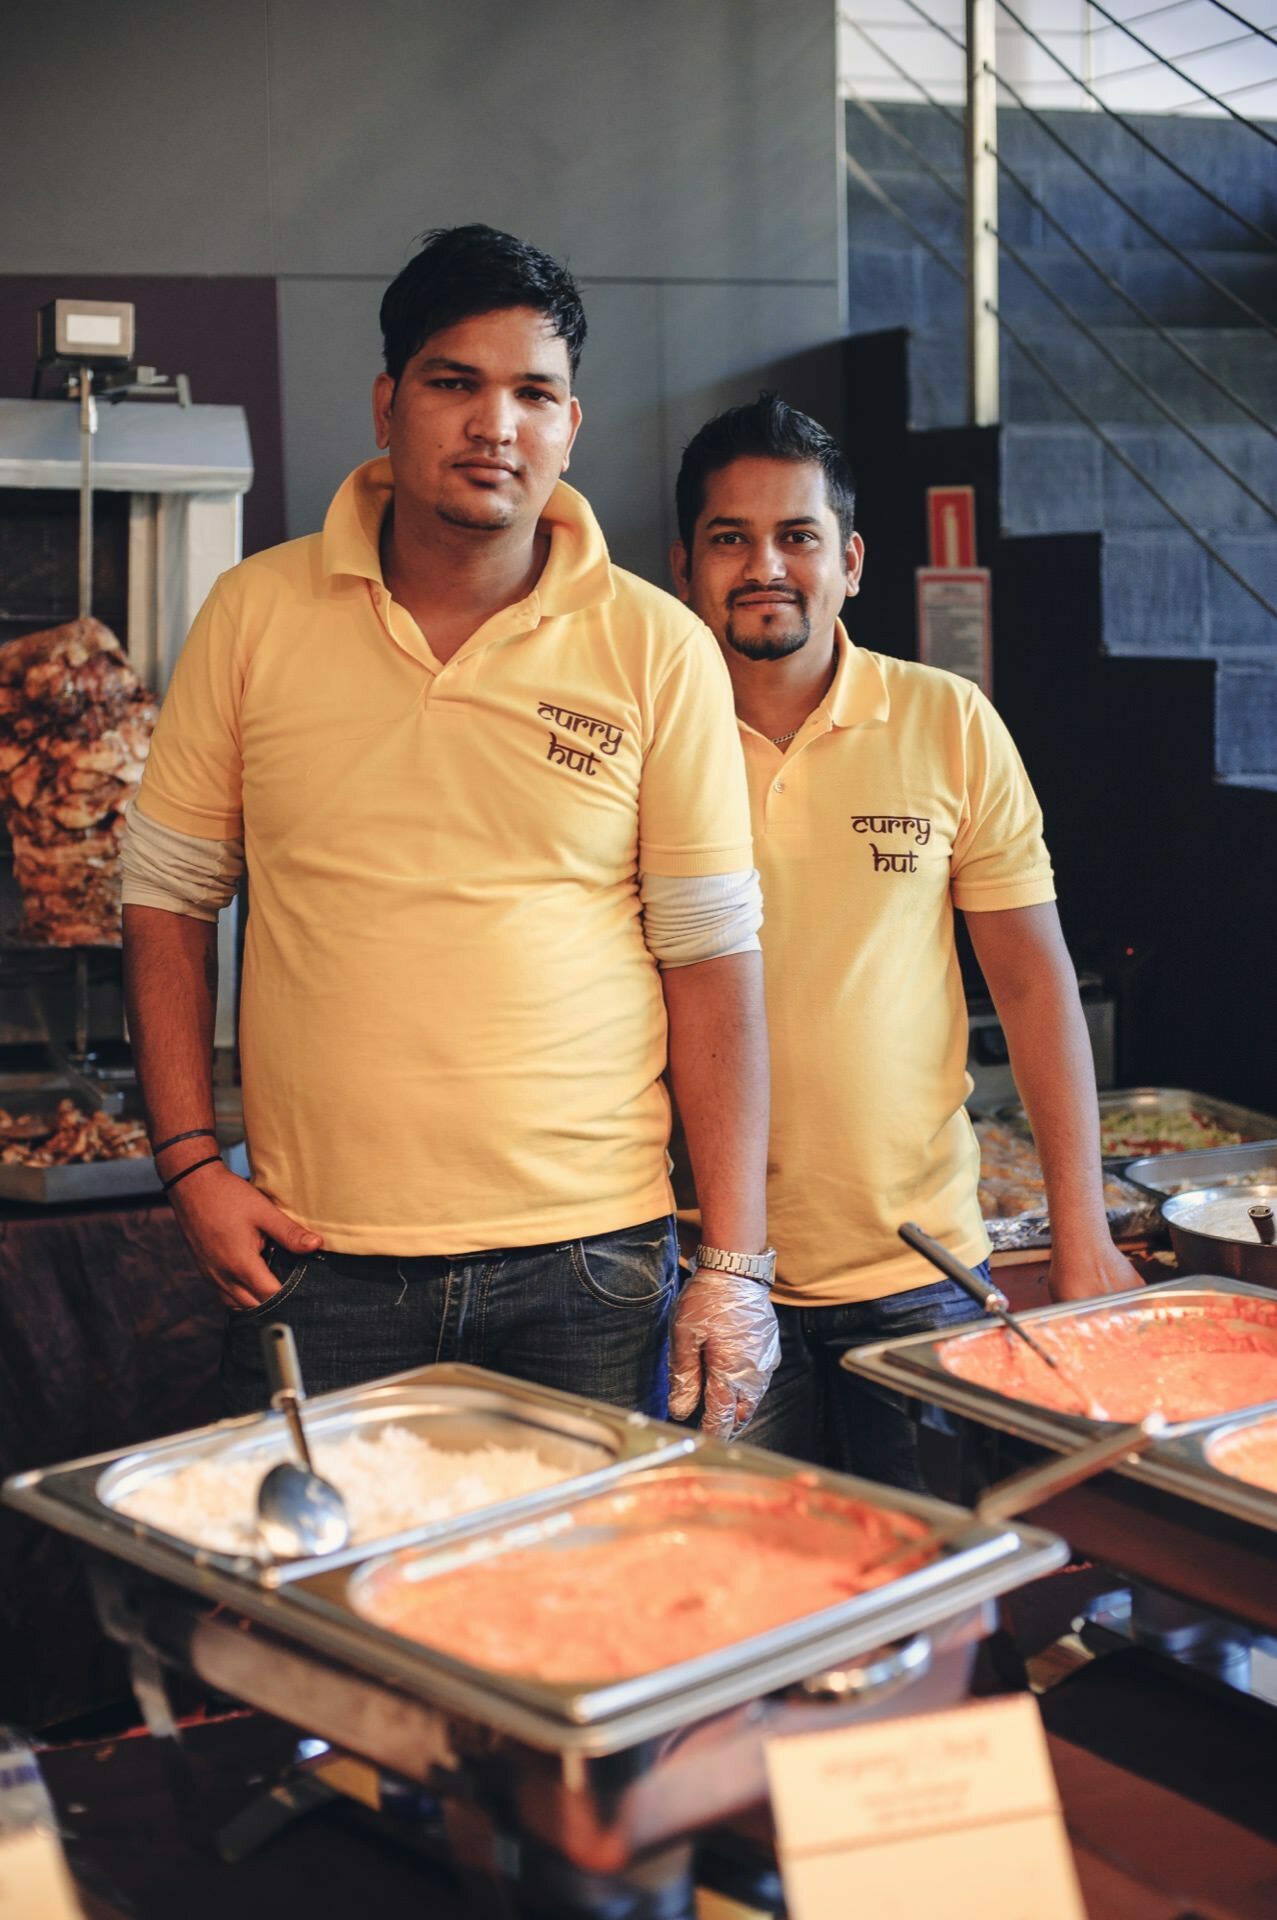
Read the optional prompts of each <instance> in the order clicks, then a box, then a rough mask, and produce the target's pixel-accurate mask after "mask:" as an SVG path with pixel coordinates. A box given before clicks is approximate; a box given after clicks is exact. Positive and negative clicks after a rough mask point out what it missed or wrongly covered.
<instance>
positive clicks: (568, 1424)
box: [3, 1362, 698, 1598]
mask: <svg viewBox="0 0 1277 1920" xmlns="http://www.w3.org/2000/svg"><path fill="white" fill-rule="evenodd" d="M413 1396H420V1397H421V1404H420V1405H417V1406H413V1405H412V1404H410V1402H411V1399H412V1397H413ZM432 1396H434V1397H435V1398H436V1400H437V1401H438V1400H442V1407H441V1411H444V1412H451V1413H454V1414H461V1415H466V1414H471V1415H478V1416H483V1415H488V1416H494V1417H496V1418H498V1419H505V1420H518V1421H521V1422H523V1423H525V1424H526V1425H527V1427H528V1428H529V1429H537V1428H539V1429H541V1430H542V1431H543V1432H545V1433H547V1434H552V1435H555V1436H556V1437H558V1438H559V1439H561V1440H567V1441H575V1442H578V1443H580V1444H582V1445H588V1446H594V1447H597V1448H598V1449H599V1450H600V1451H602V1452H607V1451H608V1450H609V1449H610V1450H611V1453H612V1457H611V1458H610V1459H609V1460H607V1461H606V1462H604V1463H602V1464H600V1465H599V1466H597V1467H596V1468H594V1469H593V1470H591V1471H588V1472H585V1473H578V1474H570V1475H566V1476H565V1477H564V1478H563V1479H562V1480H559V1481H556V1482H555V1483H553V1484H552V1485H550V1486H548V1487H540V1488H537V1489H535V1490H534V1491H533V1492H531V1493H525V1494H519V1495H517V1496H516V1497H515V1498H514V1499H512V1500H505V1501H499V1502H494V1503H492V1504H490V1505H488V1506H482V1507H475V1508H472V1509H471V1510H470V1512H468V1513H463V1514H457V1515H454V1516H452V1517H450V1518H448V1519H446V1520H436V1521H429V1522H426V1523H424V1524H423V1525H420V1526H415V1527H407V1528H401V1529H400V1530H399V1532H397V1533H395V1534H393V1535H392V1534H387V1535H385V1536H384V1537H383V1538H381V1539H379V1540H375V1541H367V1540H366V1541H362V1542H357V1543H355V1544H353V1545H351V1546H348V1547H345V1548H343V1549H342V1551H341V1552H340V1553H338V1554H331V1555H328V1556H325V1557H324V1558H323V1559H321V1560H316V1559H306V1560H291V1561H268V1560H258V1559H255V1558H254V1557H252V1556H251V1555H248V1554H231V1553H223V1552H219V1551H217V1550H215V1549H213V1548H209V1547H199V1546H196V1545H194V1544H193V1543H192V1542H190V1541H185V1540H181V1539H179V1538H178V1537H177V1536H176V1535H175V1534H169V1533H164V1532H162V1531H161V1530H160V1529H159V1528H158V1527H154V1526H152V1525H150V1524H149V1523H148V1522H146V1521H143V1520H136V1519H133V1518H132V1517H131V1516H130V1515H128V1514H125V1513H121V1512H120V1511H119V1510H118V1509H117V1508H115V1507H113V1506H112V1505H110V1504H109V1500H108V1498H107V1497H106V1496H108V1495H109V1494H111V1493H112V1492H113V1491H115V1490H116V1489H117V1487H118V1485H119V1483H121V1482H126V1481H128V1480H129V1479H133V1478H142V1479H149V1478H151V1477H154V1476H159V1475H160V1474H162V1473H163V1472H165V1471H172V1470H173V1469H175V1468H176V1467H178V1466H186V1465H189V1464H192V1463H193V1462H195V1461H197V1460H205V1459H209V1458H212V1457H216V1456H217V1455H218V1454H221V1453H224V1452H234V1453H238V1452H241V1451H242V1450H244V1449H245V1448H246V1447H247V1448H251V1449H253V1450H258V1449H260V1450H261V1451H262V1452H263V1453H264V1454H268V1455H269V1454H277V1455H278V1456H279V1457H281V1458H283V1457H285V1456H286V1453H287V1445H288V1442H287V1428H286V1426H285V1423H284V1417H283V1415H282V1414H280V1413H272V1412H267V1413H252V1414H244V1415H241V1416H239V1417H238V1418H236V1419H232V1420H222V1421H218V1422H216V1423H214V1424H213V1425H211V1426H207V1427H196V1428H192V1429H191V1430H190V1431H189V1432H185V1433H177V1434H171V1435H168V1436H166V1437H165V1438H164V1439H161V1440H156V1441H152V1442H149V1443H147V1444H145V1445H143V1446H138V1447H126V1448H118V1449H115V1450H113V1451H112V1452H109V1453H99V1454H92V1455H88V1456H86V1457H85V1458H83V1459H79V1460H69V1461H65V1462H63V1463H61V1464H60V1465H57V1466H53V1467H38V1468H35V1469H33V1470H31V1471H29V1472H26V1473H20V1474H15V1475H14V1476H13V1477H12V1478H11V1479H9V1480H7V1481H6V1482H5V1484H4V1488H3V1498H4V1499H5V1501H6V1502H7V1503H8V1504H9V1505H10V1506H13V1507H16V1508H18V1509H19V1511H20V1512H22V1513H26V1514H29V1515H31V1516H32V1517H34V1518H35V1519H37V1520H43V1521H45V1522H46V1523H47V1524H49V1525H50V1526H54V1527H56V1528H58V1529H59V1530H60V1531H61V1532H63V1533H70V1534H72V1535H74V1536H75V1538H77V1539H79V1540H82V1541H84V1542H85V1543H86V1544H87V1545H89V1546H91V1547H99V1548H101V1549H103V1550H104V1551H105V1552H107V1553H114V1554H118V1555H119V1556H120V1557H121V1558H122V1559H125V1560H131V1561H132V1562H133V1563H134V1564H135V1565H136V1566H140V1567H144V1568H146V1569H147V1570H148V1571H150V1572H152V1573H157V1574H159V1575H161V1576H163V1577H169V1578H172V1579H175V1580H177V1581H178V1583H179V1584H180V1585H184V1586H196V1587H197V1588H198V1589H199V1590H201V1591H210V1592H211V1591H212V1590H213V1588H214V1586H215V1585H216V1584H217V1582H218V1580H219V1578H229V1579H230V1580H231V1581H232V1582H233V1588H232V1591H234V1592H236V1593H238V1592H240V1591H241V1587H240V1583H241V1582H247V1583H251V1584H253V1585H257V1586H261V1587H264V1588H273V1587H281V1586H286V1585H288V1584H290V1583H292V1582H293V1581H296V1580H301V1579H304V1578H305V1577H306V1576H307V1575H309V1574H313V1573H315V1572H317V1571H318V1570H320V1569H321V1568H327V1567H339V1566H346V1565H349V1564H353V1563H354V1562H356V1561H361V1560H366V1559H367V1558H368V1557H369V1555H370V1554H374V1553H375V1554H382V1553H385V1552H389V1551H390V1550H391V1549H392V1548H394V1547H398V1546H415V1545H420V1544H424V1543H428V1542H433V1541H443V1540H449V1541H451V1540H454V1539H459V1538H461V1537H463V1536H465V1535H468V1534H470V1533H474V1532H481V1531H483V1530H485V1529H486V1528H488V1527H490V1526H491V1525H492V1524H493V1523H494V1519H495V1518H498V1517H499V1518H500V1519H503V1520H509V1521H514V1520H515V1519H518V1518H524V1517H530V1516H531V1515H533V1514H535V1513H539V1512H541V1511H542V1510H543V1509H545V1508H547V1507H551V1506H556V1505H558V1504H560V1503H561V1502H562V1501H564V1500H565V1499H571V1498H572V1497H573V1496H574V1495H575V1494H578V1493H584V1492H587V1491H592V1492H603V1491H605V1490H606V1489H607V1488H609V1487H611V1486H613V1485H614V1484H615V1483H616V1482H617V1481H619V1480H621V1479H623V1478H624V1477H625V1476H626V1475H627V1474H629V1473H632V1472H634V1471H636V1470H637V1469H638V1468H641V1467H646V1466H650V1465H653V1464H654V1463H655V1462H657V1461H658V1460H669V1459H677V1458H678V1457H679V1456H681V1455H683V1454H687V1453H690V1452H692V1451H693V1450H694V1449H695V1448H696V1446H697V1445H698V1441H697V1437H696V1435H695V1434H693V1433H690V1432H688V1431H686V1430H685V1429H683V1428H681V1427H673V1426H669V1425H666V1424H665V1423H663V1422H661V1421H658V1420H649V1419H648V1418H647V1417H646V1416H645V1415H644V1414H640V1413H627V1412H626V1411H624V1410H623V1409H621V1408H618V1407H612V1406H607V1405H605V1404H604V1403H603V1402H601V1401H588V1400H584V1399H582V1398H580V1397H579V1396H577V1395H575V1394H567V1393H559V1392H556V1391H555V1390H554V1389H552V1388H549V1387H536V1386H530V1385H529V1384H528V1383H527V1382H526V1381H522V1380H512V1379H510V1378H508V1377H507V1376H506V1375H504V1374H498V1373H490V1372H488V1371H487V1370H486V1369H485V1368H481V1367H472V1366H467V1365H465V1364H463V1363H461V1362H447V1363H443V1364H440V1365H435V1366H427V1367H415V1368H412V1369H410V1370H408V1371H406V1372H404V1373H399V1374H391V1375H389V1376H387V1377H386V1378H384V1379H380V1380H373V1381H368V1382H366V1383H365V1384H363V1385H361V1386H357V1387H346V1388H342V1389H341V1390H340V1391H338V1392H335V1393H323V1394H316V1395H315V1396H314V1397H313V1398H312V1399H308V1400H307V1401H306V1427H307V1431H308V1433H310V1434H311V1435H313V1436H314V1437H316V1438H319V1439H323V1438H324V1437H325V1436H326V1434H329V1435H330V1434H331V1433H332V1432H333V1431H334V1430H342V1429H353V1428H367V1427H370V1426H384V1425H390V1424H393V1423H394V1422H395V1421H396V1420H398V1421H400V1422H403V1421H405V1420H409V1419H412V1418H413V1417H417V1418H420V1417H421V1415H422V1414H424V1413H426V1412H428V1411H429V1410H430V1403H431V1397H432ZM533 1439H534V1434H533V1432H531V1431H530V1432H529V1433H528V1435H527V1436H526V1439H525V1440H524V1444H525V1445H531V1444H532V1443H533ZM264 1471H265V1463H263V1472H264ZM221 1597H222V1598H226V1597H227V1595H226V1593H225V1592H222V1593H221Z"/></svg>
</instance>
